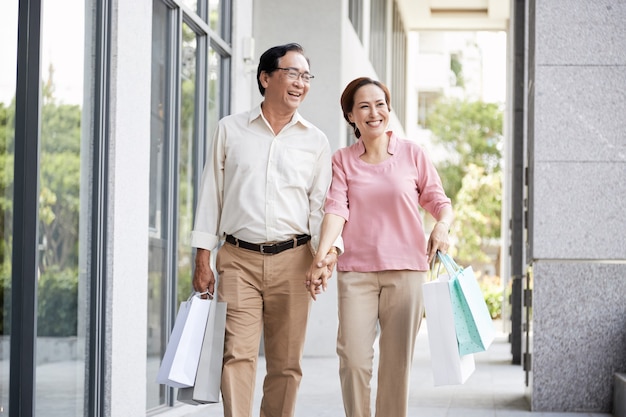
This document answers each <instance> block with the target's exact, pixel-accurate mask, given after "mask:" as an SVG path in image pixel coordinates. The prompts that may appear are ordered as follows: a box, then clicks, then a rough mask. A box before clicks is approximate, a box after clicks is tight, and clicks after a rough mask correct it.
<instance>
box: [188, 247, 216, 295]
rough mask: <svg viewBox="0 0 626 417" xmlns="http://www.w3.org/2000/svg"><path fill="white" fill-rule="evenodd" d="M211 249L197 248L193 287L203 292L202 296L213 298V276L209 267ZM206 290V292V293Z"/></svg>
mask: <svg viewBox="0 0 626 417" xmlns="http://www.w3.org/2000/svg"><path fill="white" fill-rule="evenodd" d="M210 261H211V251H209V250H206V249H198V250H197V252H196V268H195V269H194V271H193V289H194V290H195V291H197V292H200V293H205V294H203V295H202V298H207V297H208V298H210V299H213V294H215V276H214V275H213V270H212V269H211V262H210ZM206 292H208V294H206Z"/></svg>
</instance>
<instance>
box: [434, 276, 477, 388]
mask: <svg viewBox="0 0 626 417" xmlns="http://www.w3.org/2000/svg"><path fill="white" fill-rule="evenodd" d="M422 292H423V296H424V307H425V308H426V328H427V330H428V345H429V347H430V358H431V365H432V370H433V378H434V381H435V385H436V386H439V385H458V384H463V383H465V381H467V379H468V378H469V377H470V375H472V373H473V372H474V370H475V369H476V365H475V363H474V355H473V354H469V355H464V356H461V355H460V353H459V346H458V342H457V338H456V330H455V326H454V314H453V312H452V302H451V299H450V287H449V276H448V275H447V274H446V275H440V276H439V277H437V278H436V279H435V280H433V281H429V282H426V283H424V285H423V287H422Z"/></svg>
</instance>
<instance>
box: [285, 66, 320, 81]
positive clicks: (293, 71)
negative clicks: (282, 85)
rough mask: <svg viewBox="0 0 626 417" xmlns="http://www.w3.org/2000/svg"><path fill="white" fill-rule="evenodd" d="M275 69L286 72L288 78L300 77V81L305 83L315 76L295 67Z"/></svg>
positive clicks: (295, 78)
mask: <svg viewBox="0 0 626 417" xmlns="http://www.w3.org/2000/svg"><path fill="white" fill-rule="evenodd" d="M276 69H277V70H281V71H285V72H286V73H287V78H289V79H290V80H297V79H298V78H302V81H304V82H305V83H309V82H311V80H312V79H313V78H315V77H314V76H313V74H310V73H308V72H299V71H298V69H297V68H292V67H289V68H280V67H278V68H276Z"/></svg>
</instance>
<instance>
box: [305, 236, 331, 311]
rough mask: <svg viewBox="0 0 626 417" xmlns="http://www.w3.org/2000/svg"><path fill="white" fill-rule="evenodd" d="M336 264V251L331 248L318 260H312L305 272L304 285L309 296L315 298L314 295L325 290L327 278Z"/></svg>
mask: <svg viewBox="0 0 626 417" xmlns="http://www.w3.org/2000/svg"><path fill="white" fill-rule="evenodd" d="M336 264H337V251H336V250H334V248H333V249H331V250H330V251H329V252H328V253H327V254H326V256H325V257H324V258H323V259H321V260H318V259H317V258H316V259H314V260H313V262H312V263H311V266H310V267H309V270H308V271H307V273H306V281H305V285H306V288H307V290H309V292H310V293H311V298H313V299H314V300H317V297H316V295H317V294H321V293H322V292H324V291H326V288H327V286H328V284H327V283H328V280H329V279H330V277H331V276H332V274H333V270H334V269H335V265H336Z"/></svg>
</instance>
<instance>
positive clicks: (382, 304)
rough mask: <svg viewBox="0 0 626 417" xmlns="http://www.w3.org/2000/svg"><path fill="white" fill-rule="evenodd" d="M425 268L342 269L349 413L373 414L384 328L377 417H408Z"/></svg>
mask: <svg viewBox="0 0 626 417" xmlns="http://www.w3.org/2000/svg"><path fill="white" fill-rule="evenodd" d="M425 278H426V272H421V271H382V272H365V273H363V272H339V273H338V278H337V280H338V281H337V286H338V294H339V331H338V335H337V353H338V355H339V377H340V380H341V390H342V394H343V403H344V409H345V412H346V416H347V417H370V416H371V405H370V395H371V386H370V381H371V379H372V374H373V370H372V368H373V361H374V342H375V339H376V335H377V324H378V325H379V327H380V336H379V342H378V343H379V355H380V356H379V365H378V390H377V394H376V416H377V417H406V415H407V409H408V400H409V378H410V371H411V363H412V361H413V349H414V347H415V338H416V336H417V332H418V330H419V327H420V323H421V321H422V316H423V313H424V307H423V301H422V284H423V282H424V280H425Z"/></svg>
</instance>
